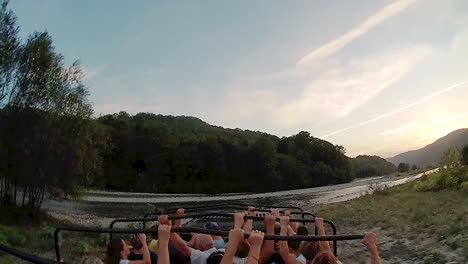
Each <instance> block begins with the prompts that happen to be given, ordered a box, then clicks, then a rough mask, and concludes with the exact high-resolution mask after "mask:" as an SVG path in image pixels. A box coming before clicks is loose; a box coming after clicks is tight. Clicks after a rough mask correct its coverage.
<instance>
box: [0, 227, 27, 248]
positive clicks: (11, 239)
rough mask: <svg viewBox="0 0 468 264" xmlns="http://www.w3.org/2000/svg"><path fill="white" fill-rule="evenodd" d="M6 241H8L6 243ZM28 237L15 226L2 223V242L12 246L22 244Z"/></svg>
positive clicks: (0, 240) (0, 230)
mask: <svg viewBox="0 0 468 264" xmlns="http://www.w3.org/2000/svg"><path fill="white" fill-rule="evenodd" d="M5 242H6V243H5ZM25 242H26V237H25V236H24V235H23V234H21V233H19V231H17V230H16V229H14V228H11V227H8V226H3V225H0V243H2V244H5V245H11V246H22V245H24V244H25Z"/></svg>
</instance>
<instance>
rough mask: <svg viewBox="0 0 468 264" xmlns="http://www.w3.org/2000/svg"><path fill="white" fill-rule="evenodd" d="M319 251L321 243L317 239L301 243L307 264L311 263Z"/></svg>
mask: <svg viewBox="0 0 468 264" xmlns="http://www.w3.org/2000/svg"><path fill="white" fill-rule="evenodd" d="M319 252H320V245H319V243H318V242H317V241H303V242H302V243H301V254H302V255H303V256H304V257H305V259H306V263H307V264H311V263H312V261H313V260H314V258H315V256H317V254H318V253H319Z"/></svg>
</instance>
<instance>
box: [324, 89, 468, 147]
mask: <svg viewBox="0 0 468 264" xmlns="http://www.w3.org/2000/svg"><path fill="white" fill-rule="evenodd" d="M467 83H468V80H465V81H462V82H459V83H457V84H454V85H451V86H449V87H446V88H444V89H441V90H439V91H437V92H435V93H433V94H431V95H429V96H426V97H424V98H421V99H419V100H416V101H414V102H412V103H410V104H408V105H405V106H403V107H400V108H398V109H395V110H393V111H390V112H388V113H385V114H383V115H380V116H377V117H374V118H371V119H369V120H366V121H364V122H361V123H358V124H355V125H352V126H349V127H345V128H342V129H339V130H336V131H334V132H331V133H328V134H326V135H323V136H321V137H320V138H327V137H330V136H332V135H336V134H338V133H341V132H344V131H346V130H350V129H353V128H356V127H359V126H363V125H366V124H370V123H373V122H375V121H378V120H380V119H382V118H386V117H389V116H392V115H395V114H397V113H399V112H401V111H404V110H406V109H408V108H411V107H414V106H416V105H418V104H420V103H423V102H425V101H428V100H430V99H432V98H433V97H436V96H438V95H441V94H443V93H446V92H448V91H450V90H452V89H455V88H457V87H460V86H462V85H465V84H467Z"/></svg>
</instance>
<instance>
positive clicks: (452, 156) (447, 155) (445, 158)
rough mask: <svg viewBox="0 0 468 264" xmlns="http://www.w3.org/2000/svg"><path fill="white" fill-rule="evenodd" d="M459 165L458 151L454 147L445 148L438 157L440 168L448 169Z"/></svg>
mask: <svg viewBox="0 0 468 264" xmlns="http://www.w3.org/2000/svg"><path fill="white" fill-rule="evenodd" d="M460 165H461V159H460V151H459V150H458V149H457V148H456V147H452V148H449V149H447V150H446V151H445V152H444V153H443V154H442V157H441V159H440V166H441V167H442V168H446V169H450V168H455V167H458V166H460Z"/></svg>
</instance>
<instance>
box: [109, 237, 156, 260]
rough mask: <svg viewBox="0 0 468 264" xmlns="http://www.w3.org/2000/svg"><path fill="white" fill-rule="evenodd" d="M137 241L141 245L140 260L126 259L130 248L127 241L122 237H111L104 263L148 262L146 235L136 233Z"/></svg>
mask: <svg viewBox="0 0 468 264" xmlns="http://www.w3.org/2000/svg"><path fill="white" fill-rule="evenodd" d="M138 238H139V241H140V242H141V244H142V245H143V246H142V248H143V250H142V253H143V259H142V260H132V261H129V260H128V255H130V250H129V248H128V246H127V243H125V241H123V240H122V239H112V240H111V241H110V242H109V244H108V245H107V253H106V256H107V258H106V264H150V263H151V259H150V254H149V250H148V246H147V245H146V235H145V234H138Z"/></svg>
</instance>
